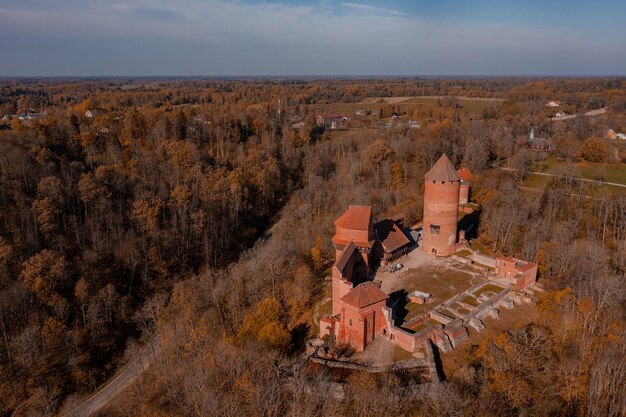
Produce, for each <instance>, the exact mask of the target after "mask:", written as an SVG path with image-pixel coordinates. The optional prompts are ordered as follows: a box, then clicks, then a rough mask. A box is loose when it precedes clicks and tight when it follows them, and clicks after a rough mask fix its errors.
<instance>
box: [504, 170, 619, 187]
mask: <svg viewBox="0 0 626 417" xmlns="http://www.w3.org/2000/svg"><path fill="white" fill-rule="evenodd" d="M500 169H501V170H503V171H511V172H516V171H517V170H516V169H513V168H503V167H500ZM529 174H534V175H542V176H544V177H557V178H568V177H566V176H565V175H558V174H547V173H545V172H535V171H531V172H529ZM573 178H574V179H575V180H576V181H585V182H593V183H596V184H604V185H613V186H615V187H622V188H626V184H620V183H617V182H607V181H598V180H588V179H586V178H580V177H573Z"/></svg>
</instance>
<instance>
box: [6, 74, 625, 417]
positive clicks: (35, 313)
mask: <svg viewBox="0 0 626 417" xmlns="http://www.w3.org/2000/svg"><path fill="white" fill-rule="evenodd" d="M412 96H447V98H445V99H440V100H433V108H432V109H429V110H428V111H427V112H423V113H420V116H421V117H423V118H422V119H420V122H421V128H420V129H408V128H398V129H385V128H370V129H349V130H347V131H343V132H341V134H336V132H332V131H329V130H327V131H325V132H323V133H322V134H320V129H319V127H318V126H316V123H315V116H316V114H318V113H319V112H320V111H323V110H322V109H323V108H324V106H325V105H328V104H333V103H359V102H362V101H364V100H366V99H380V98H386V97H412ZM455 97H481V98H498V99H500V100H499V101H498V102H497V104H494V105H493V107H489V108H488V109H485V111H483V113H482V116H481V117H480V118H471V117H467V116H466V115H465V114H463V113H462V112H461V111H460V107H461V106H462V101H459V100H457V99H455ZM555 99H558V100H560V101H561V103H562V104H561V105H562V106H563V108H565V109H567V110H568V112H571V113H574V114H579V115H580V116H579V117H576V118H572V119H568V120H564V121H558V122H554V121H551V120H550V119H549V117H548V116H550V115H549V114H548V113H547V112H548V110H547V109H546V106H545V102H546V101H548V100H555ZM599 108H606V109H607V111H606V112H605V113H603V114H601V115H599V116H597V117H586V116H584V115H583V113H584V112H586V111H589V110H594V109H599ZM395 111H396V109H394V108H393V107H392V106H390V107H389V110H388V111H387V114H381V116H383V117H389V116H391V114H393V113H394V112H395ZM29 113H32V114H35V113H36V114H38V115H39V116H37V117H36V118H30V119H29V118H20V117H17V115H20V114H29ZM4 115H7V117H6V118H5V121H4V123H5V124H4V126H6V128H5V129H3V130H0V288H1V291H0V326H1V328H2V340H1V341H0V367H1V368H2V374H1V376H0V415H6V416H10V415H17V416H55V415H63V413H65V412H68V411H70V410H72V409H73V407H75V406H77V405H78V404H80V403H81V402H82V401H83V400H84V399H85V398H87V397H88V396H89V394H90V393H92V392H94V391H95V390H97V389H98V387H100V386H101V385H102V384H103V383H105V382H106V381H107V380H109V379H110V378H111V377H112V376H113V375H115V374H116V372H117V371H118V370H119V369H120V368H122V367H123V366H124V365H126V364H128V363H130V362H132V361H133V358H136V357H137V356H138V355H144V354H146V351H149V352H148V354H150V355H153V356H154V361H153V364H152V366H151V367H150V368H149V369H148V371H147V372H145V373H144V374H143V375H142V377H141V378H139V379H138V380H137V381H136V382H135V383H134V384H132V386H131V387H129V389H128V392H127V395H124V396H123V398H121V399H119V400H116V401H115V402H114V403H112V404H109V405H108V406H107V407H106V408H105V409H103V410H102V411H101V412H100V414H101V415H102V416H105V415H106V416H136V417H139V416H146V417H147V416H171V417H179V416H181V417H182V416H198V417H199V416H209V415H210V416H241V415H247V416H355V417H356V416H359V417H366V416H381V415H398V416H407V417H409V416H415V417H417V416H431V415H435V416H466V415H469V416H472V415H474V416H520V415H524V416H547V415H550V416H622V415H625V414H626V189H623V190H619V189H613V188H610V189H607V188H602V187H598V186H597V185H596V184H594V183H591V182H586V181H580V179H579V175H580V171H579V170H578V169H579V168H576V167H577V165H576V164H603V165H602V169H603V170H605V171H606V170H609V169H617V170H621V169H625V168H624V163H623V162H621V160H622V159H626V143H624V144H622V143H619V141H615V140H611V139H608V138H607V137H606V132H607V131H608V130H609V129H612V130H614V131H615V132H626V80H624V79H620V78H589V79H583V78H564V79H559V78H546V79H541V78H494V79H371V80H369V79H359V80H350V79H338V80H329V79H322V80H315V79H310V80H299V79H287V80H220V79H214V80H208V79H207V80H203V79H198V80H194V79H187V80H169V79H131V80H123V79H104V80H68V79H50V80H44V79H32V80H28V79H22V80H3V81H0V117H2V116H4ZM294 122H301V124H300V125H299V126H298V128H294V127H293V125H294ZM532 128H534V130H535V131H536V132H541V134H542V136H546V137H550V138H551V140H552V141H553V143H554V145H555V149H554V150H553V151H552V152H551V155H547V154H545V153H542V152H535V151H531V150H529V149H528V146H527V140H528V134H529V132H530V130H531V129H532ZM623 142H626V141H623ZM442 153H446V154H447V155H448V156H449V157H450V159H451V161H452V162H453V164H454V165H455V166H457V167H460V166H465V167H467V168H469V169H470V170H471V171H472V172H473V173H474V175H475V177H476V179H475V182H474V184H473V187H474V188H473V191H472V199H473V201H474V202H475V203H477V204H479V205H480V206H481V207H482V210H481V217H480V226H479V230H478V234H477V237H476V239H475V240H476V243H477V244H479V245H480V246H481V247H484V248H485V250H486V251H488V252H489V253H490V254H497V255H509V256H519V257H520V258H523V259H529V260H533V261H536V262H537V263H538V264H539V280H540V282H541V283H542V286H543V287H544V288H545V290H546V291H545V292H543V293H542V295H541V299H540V300H539V302H538V303H537V306H536V308H537V311H538V312H539V314H538V317H539V319H538V320H536V321H535V322H532V323H531V324H529V325H526V326H523V327H516V328H512V329H509V330H507V331H503V332H501V333H499V334H497V335H496V336H494V337H490V338H487V339H486V340H484V341H483V342H481V343H480V344H478V345H476V344H475V345H472V344H467V345H465V346H463V347H462V354H461V355H459V358H460V359H458V360H459V363H458V368H457V370H456V371H455V372H454V374H452V375H447V376H446V378H445V380H444V381H443V382H441V383H439V384H422V385H415V384H414V383H413V381H412V380H411V378H410V377H409V376H408V375H404V374H379V375H373V374H361V373H352V374H348V375H337V374H335V373H332V372H330V371H328V370H325V369H318V368H312V367H307V366H300V365H299V364H298V357H299V354H300V353H301V352H302V351H303V349H304V341H305V340H306V339H307V338H309V337H314V336H315V335H314V334H312V332H313V324H314V323H313V319H312V310H313V306H314V305H315V304H316V303H317V302H319V301H320V299H321V298H322V297H323V294H324V290H325V285H326V284H325V277H326V276H327V275H328V273H329V272H328V271H329V267H330V266H331V265H332V262H333V260H334V249H333V247H332V245H331V242H330V236H332V233H333V230H334V229H333V227H334V226H333V221H334V219H335V218H336V217H337V216H338V215H339V214H340V213H342V212H343V211H344V210H345V208H346V207H347V205H348V204H368V205H372V206H373V211H374V212H375V213H381V215H382V214H385V215H393V214H397V213H400V212H402V213H404V214H405V216H406V219H407V221H408V222H411V223H414V222H417V221H420V220H421V216H422V198H423V175H424V173H425V172H426V171H428V169H429V168H430V167H431V166H432V164H433V163H434V162H435V161H436V160H437V159H438V158H439V156H440V155H441V154H442ZM547 160H555V161H559V163H563V166H564V167H565V168H564V169H563V170H562V171H561V172H560V176H559V177H552V178H550V179H549V181H547V182H545V183H542V184H541V186H539V187H530V186H529V184H528V180H529V178H530V176H531V172H532V171H534V170H536V169H537V166H542V164H544V163H546V161H547ZM501 166H506V167H509V168H511V169H514V171H505V170H500V169H498V168H499V167H501ZM594 166H595V165H594ZM600 174H602V173H600ZM155 344H158V346H159V348H158V351H157V350H154V349H153V348H152V347H153V346H154V345H155ZM151 349H152V351H150V350H151ZM336 382H341V384H342V386H343V387H344V391H345V396H344V398H343V399H337V398H333V397H332V396H331V395H330V394H329V386H330V385H331V384H332V383H336Z"/></svg>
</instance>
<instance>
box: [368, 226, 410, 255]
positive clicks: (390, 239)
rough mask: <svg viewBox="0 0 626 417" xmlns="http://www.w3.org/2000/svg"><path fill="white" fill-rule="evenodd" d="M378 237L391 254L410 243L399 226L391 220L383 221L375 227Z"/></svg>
mask: <svg viewBox="0 0 626 417" xmlns="http://www.w3.org/2000/svg"><path fill="white" fill-rule="evenodd" d="M374 230H375V232H376V237H377V238H378V240H379V241H380V244H381V245H383V249H384V250H385V252H387V253H391V252H393V251H395V250H397V249H399V248H401V247H403V246H406V245H408V244H409V243H410V240H409V239H408V238H407V237H406V235H405V234H404V232H403V231H402V230H401V229H400V227H398V224H397V223H396V222H394V221H393V220H391V219H387V220H381V221H379V222H378V223H376V224H375V225H374Z"/></svg>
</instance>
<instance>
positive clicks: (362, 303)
mask: <svg viewBox="0 0 626 417" xmlns="http://www.w3.org/2000/svg"><path fill="white" fill-rule="evenodd" d="M387 298H389V297H388V296H387V294H385V293H384V292H383V291H381V290H380V288H378V287H377V286H376V285H374V284H372V282H371V281H367V282H364V283H362V284H360V285H358V286H356V287H354V288H353V289H351V290H350V292H349V293H347V294H346V295H344V296H343V297H341V301H343V302H344V303H346V304H349V305H351V306H354V307H357V308H363V307H367V306H369V305H372V304H374V303H378V302H379V301H384V300H386V299H387Z"/></svg>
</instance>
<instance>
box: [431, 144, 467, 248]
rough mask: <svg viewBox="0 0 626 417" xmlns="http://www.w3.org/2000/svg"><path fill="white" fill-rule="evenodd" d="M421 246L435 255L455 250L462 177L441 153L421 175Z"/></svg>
mask: <svg viewBox="0 0 626 417" xmlns="http://www.w3.org/2000/svg"><path fill="white" fill-rule="evenodd" d="M424 184H425V186H424V231H423V234H422V236H423V238H422V250H423V251H424V252H426V253H430V254H433V255H437V256H443V255H449V254H451V253H453V252H454V249H455V244H456V239H457V223H458V220H459V192H460V187H461V177H460V176H459V174H458V173H457V171H456V170H455V169H454V167H453V166H452V163H451V162H450V160H449V159H448V157H447V156H446V155H445V154H443V155H442V156H441V158H439V160H438V161H437V163H435V165H433V167H432V169H431V170H430V171H428V172H427V173H426V175H424Z"/></svg>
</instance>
